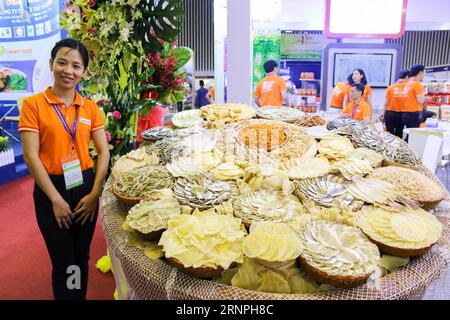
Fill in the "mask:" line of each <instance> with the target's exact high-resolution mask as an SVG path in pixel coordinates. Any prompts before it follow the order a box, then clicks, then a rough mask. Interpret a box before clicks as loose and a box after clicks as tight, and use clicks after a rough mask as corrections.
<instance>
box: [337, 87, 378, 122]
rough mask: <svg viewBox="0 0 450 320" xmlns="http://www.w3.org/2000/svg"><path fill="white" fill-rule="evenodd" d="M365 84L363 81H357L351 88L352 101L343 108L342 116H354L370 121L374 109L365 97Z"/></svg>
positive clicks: (355, 118)
mask: <svg viewBox="0 0 450 320" xmlns="http://www.w3.org/2000/svg"><path fill="white" fill-rule="evenodd" d="M363 95H364V86H363V85H362V84H361V83H355V84H354V85H352V87H351V89H350V96H351V98H352V102H350V103H349V104H347V105H346V106H345V107H344V109H343V110H342V116H343V117H345V118H352V119H353V120H356V121H361V122H366V123H368V122H370V118H371V117H372V111H371V109H370V106H369V105H368V104H367V102H366V101H365V100H364V98H363Z"/></svg>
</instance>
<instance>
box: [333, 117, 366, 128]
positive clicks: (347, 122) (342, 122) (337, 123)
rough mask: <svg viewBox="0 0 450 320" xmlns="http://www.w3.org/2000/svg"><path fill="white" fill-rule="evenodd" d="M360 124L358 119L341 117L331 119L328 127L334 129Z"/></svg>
mask: <svg viewBox="0 0 450 320" xmlns="http://www.w3.org/2000/svg"><path fill="white" fill-rule="evenodd" d="M359 125H360V123H359V122H358V121H356V120H353V119H348V118H339V119H334V120H331V121H330V122H328V124H327V129H328V130H334V129H339V128H342V127H347V126H359Z"/></svg>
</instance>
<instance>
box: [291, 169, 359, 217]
mask: <svg viewBox="0 0 450 320" xmlns="http://www.w3.org/2000/svg"><path fill="white" fill-rule="evenodd" d="M345 185H346V180H345V178H344V177H341V176H338V175H332V174H330V175H327V176H324V177H323V178H313V179H304V180H300V181H297V182H296V186H297V187H296V194H297V196H298V197H299V198H300V200H301V201H305V200H312V201H314V202H315V203H316V204H318V205H319V206H323V207H336V208H348V209H349V210H351V211H356V210H359V209H360V208H361V207H362V206H363V204H364V203H363V202H362V201H358V200H357V199H356V198H355V197H354V196H352V195H351V194H350V193H348V191H347V189H346V187H345Z"/></svg>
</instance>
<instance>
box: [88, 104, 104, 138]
mask: <svg viewBox="0 0 450 320" xmlns="http://www.w3.org/2000/svg"><path fill="white" fill-rule="evenodd" d="M92 109H93V114H92V130H91V132H94V131H97V130H100V129H104V120H103V116H102V114H101V112H100V109H99V108H98V106H97V104H96V103H95V102H93V103H92Z"/></svg>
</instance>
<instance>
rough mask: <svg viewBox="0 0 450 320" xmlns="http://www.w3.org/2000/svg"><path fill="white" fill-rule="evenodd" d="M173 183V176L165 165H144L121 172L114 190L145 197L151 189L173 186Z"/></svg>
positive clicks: (129, 195) (121, 193) (123, 194)
mask: <svg viewBox="0 0 450 320" xmlns="http://www.w3.org/2000/svg"><path fill="white" fill-rule="evenodd" d="M173 183H174V178H173V176H172V175H171V174H170V172H169V171H168V170H167V169H166V168H165V167H164V166H160V165H158V166H144V167H140V168H138V169H136V170H133V171H126V172H124V173H123V174H121V175H120V176H119V178H118V179H117V181H116V182H115V184H114V191H115V192H116V193H117V194H119V195H121V196H125V197H131V198H135V197H144V196H145V195H146V193H147V192H149V191H153V190H159V189H166V188H171V187H172V185H173Z"/></svg>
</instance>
